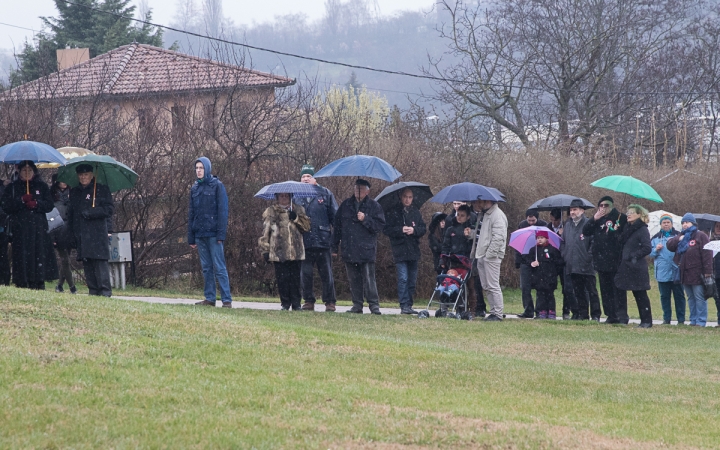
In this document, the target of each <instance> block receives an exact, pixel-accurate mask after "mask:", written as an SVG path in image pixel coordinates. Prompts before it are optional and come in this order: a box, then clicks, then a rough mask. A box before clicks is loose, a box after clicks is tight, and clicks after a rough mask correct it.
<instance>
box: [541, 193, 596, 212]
mask: <svg viewBox="0 0 720 450" xmlns="http://www.w3.org/2000/svg"><path fill="white" fill-rule="evenodd" d="M575 199H580V200H582V202H583V203H584V206H585V209H592V208H594V207H595V205H593V204H592V203H591V202H590V201H589V200H586V199H584V198H582V197H576V196H574V195H568V194H557V195H551V196H550V197H545V198H541V199H540V200H538V201H536V202H535V203H533V204H532V205H530V207H529V208H528V209H537V210H538V211H552V210H553V209H555V208H560V209H570V202H572V201H573V200H575Z"/></svg>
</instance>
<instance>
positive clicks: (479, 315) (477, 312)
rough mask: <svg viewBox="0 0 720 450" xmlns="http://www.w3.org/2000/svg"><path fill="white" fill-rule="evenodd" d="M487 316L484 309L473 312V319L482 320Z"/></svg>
mask: <svg viewBox="0 0 720 450" xmlns="http://www.w3.org/2000/svg"><path fill="white" fill-rule="evenodd" d="M486 315H487V313H486V312H485V310H484V309H481V310H480V311H476V312H475V317H480V318H484V317H485V316H486Z"/></svg>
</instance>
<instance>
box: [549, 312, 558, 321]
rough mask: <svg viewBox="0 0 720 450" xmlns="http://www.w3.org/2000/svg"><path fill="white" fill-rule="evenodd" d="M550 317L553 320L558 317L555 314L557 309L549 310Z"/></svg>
mask: <svg viewBox="0 0 720 450" xmlns="http://www.w3.org/2000/svg"><path fill="white" fill-rule="evenodd" d="M548 319H551V320H555V319H557V315H556V314H555V311H548Z"/></svg>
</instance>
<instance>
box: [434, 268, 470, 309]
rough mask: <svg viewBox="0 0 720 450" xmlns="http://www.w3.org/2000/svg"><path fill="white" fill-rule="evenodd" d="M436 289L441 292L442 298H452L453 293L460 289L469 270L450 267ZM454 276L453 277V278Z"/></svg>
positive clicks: (446, 299) (447, 299)
mask: <svg viewBox="0 0 720 450" xmlns="http://www.w3.org/2000/svg"><path fill="white" fill-rule="evenodd" d="M445 275H448V276H447V277H443V280H442V281H441V282H440V285H439V286H438V288H437V289H436V291H437V292H438V293H439V294H440V300H441V301H442V300H445V301H446V302H447V301H449V300H450V299H452V297H453V294H455V293H456V292H458V291H459V290H460V284H461V281H459V280H464V279H465V277H466V276H467V270H465V269H463V268H459V267H458V268H456V269H450V270H448V271H447V273H446V274H445ZM451 277H452V278H451Z"/></svg>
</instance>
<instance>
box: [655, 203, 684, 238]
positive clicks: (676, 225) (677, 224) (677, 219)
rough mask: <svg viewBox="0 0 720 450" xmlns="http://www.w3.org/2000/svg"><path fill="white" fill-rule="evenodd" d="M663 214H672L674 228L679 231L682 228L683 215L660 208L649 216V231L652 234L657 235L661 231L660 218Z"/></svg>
mask: <svg viewBox="0 0 720 450" xmlns="http://www.w3.org/2000/svg"><path fill="white" fill-rule="evenodd" d="M662 216H670V217H671V218H672V223H673V228H675V229H676V230H678V231H680V230H682V225H681V224H680V219H682V217H681V216H678V215H677V214H673V213H670V212H667V211H663V210H662V209H660V210H658V211H653V212H651V213H648V218H649V219H650V220H649V221H648V231H649V232H650V236H655V235H656V234H657V233H658V231H660V218H661V217H662Z"/></svg>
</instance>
